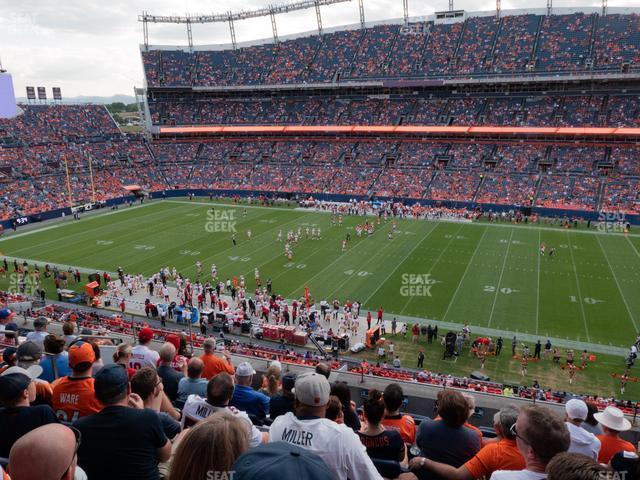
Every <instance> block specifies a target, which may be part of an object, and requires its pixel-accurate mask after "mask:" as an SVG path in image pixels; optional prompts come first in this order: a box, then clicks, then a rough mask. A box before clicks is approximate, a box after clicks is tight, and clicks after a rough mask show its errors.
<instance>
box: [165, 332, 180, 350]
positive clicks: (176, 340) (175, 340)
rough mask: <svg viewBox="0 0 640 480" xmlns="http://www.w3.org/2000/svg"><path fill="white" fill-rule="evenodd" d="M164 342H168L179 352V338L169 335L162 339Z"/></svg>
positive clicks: (172, 334)
mask: <svg viewBox="0 0 640 480" xmlns="http://www.w3.org/2000/svg"><path fill="white" fill-rule="evenodd" d="M164 341H165V342H169V343H170V344H171V345H173V346H174V347H176V350H180V337H178V335H176V334H175V333H170V334H169V335H167V336H166V337H164Z"/></svg>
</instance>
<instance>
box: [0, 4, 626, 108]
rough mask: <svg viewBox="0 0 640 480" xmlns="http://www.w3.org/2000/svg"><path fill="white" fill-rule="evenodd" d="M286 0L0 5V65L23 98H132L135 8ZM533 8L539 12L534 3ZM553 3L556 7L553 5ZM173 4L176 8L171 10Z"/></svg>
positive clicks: (203, 32) (343, 9) (220, 34)
mask: <svg viewBox="0 0 640 480" xmlns="http://www.w3.org/2000/svg"><path fill="white" fill-rule="evenodd" d="M283 1H292V0H273V1H271V0H242V1H240V0H218V1H213V0H198V1H194V0H185V1H183V2H180V3H176V2H175V1H169V0H109V1H96V0H82V1H81V0H64V1H59V2H47V1H44V0H21V1H20V2H17V1H15V0H0V11H1V12H2V15H0V45H1V46H2V48H1V49H0V55H2V58H1V60H2V63H3V65H4V67H5V68H6V69H8V70H9V71H10V72H11V73H12V74H13V78H14V85H15V88H16V94H17V95H18V96H22V95H24V87H25V86H26V85H33V86H38V85H44V86H47V87H52V86H60V87H61V88H62V92H63V95H65V96H77V95H103V96H107V95H112V94H116V93H125V94H131V92H132V88H133V87H134V86H142V85H143V78H142V75H143V73H142V65H141V61H140V53H139V44H140V43H141V42H142V26H141V24H139V23H138V21H137V17H138V15H139V14H140V13H141V12H142V11H148V12H150V13H155V14H159V15H171V14H176V15H184V14H185V13H186V12H189V13H192V14H202V13H204V14H210V13H221V12H226V11H228V10H232V11H238V9H239V8H241V9H244V10H252V9H255V8H261V7H264V6H266V5H268V4H269V3H282V2H283ZM537 3H539V5H537V4H536V6H537V7H539V8H544V7H545V2H544V1H543V0H538V2H537ZM557 3H558V2H556V4H557ZM585 4H586V5H590V6H599V5H600V2H598V1H597V0H582V1H578V0H564V1H563V2H562V5H561V6H563V7H568V6H576V5H585ZM178 5H179V6H178ZM529 5H530V3H528V2H525V1H523V0H508V1H506V2H503V9H508V8H524V7H527V6H529ZM494 6H495V3H493V2H492V1H491V0H482V2H481V3H478V2H477V0H473V1H472V0H455V7H456V8H459V9H467V10H469V11H475V10H478V9H479V8H483V9H485V10H486V9H492V8H494ZM613 6H619V7H624V6H637V0H618V1H615V0H611V1H610V2H609V7H613ZM446 8H448V2H444V1H443V2H439V3H437V4H433V3H431V2H425V1H424V0H409V11H410V14H411V15H428V14H431V13H433V11H434V10H435V9H438V10H440V9H446ZM402 14H403V11H402V1H401V0H365V17H366V20H370V21H373V20H383V19H388V18H399V17H402ZM322 15H323V25H324V27H325V28H329V27H332V26H339V25H345V24H354V23H358V22H359V13H358V2H357V0H351V1H350V2H345V3H342V4H336V5H332V6H327V7H322ZM277 21H278V33H279V34H280V35H287V34H292V33H298V32H303V31H309V30H315V29H316V23H315V13H314V12H313V11H306V12H293V13H289V14H286V15H280V16H278V18H277ZM236 33H237V37H238V41H245V40H254V39H260V38H269V37H271V35H272V34H271V23H270V20H269V18H268V17H267V18H261V19H255V20H248V21H244V22H237V24H236ZM149 34H150V42H151V43H152V44H153V43H155V44H169V45H177V44H182V45H184V44H186V27H185V26H184V25H160V24H157V25H150V27H149ZM193 34H194V42H195V43H197V44H212V43H228V42H229V28H228V25H227V24H226V23H222V24H213V25H211V24H207V25H195V26H194V27H193Z"/></svg>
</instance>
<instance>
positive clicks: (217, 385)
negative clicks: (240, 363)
mask: <svg viewBox="0 0 640 480" xmlns="http://www.w3.org/2000/svg"><path fill="white" fill-rule="evenodd" d="M233 389H234V386H233V377H232V376H231V375H229V374H228V373H226V372H222V373H220V374H218V375H216V376H215V377H213V378H212V379H211V380H209V382H208V383H207V398H206V400H204V399H203V398H201V397H199V396H198V395H190V396H189V398H187V402H186V403H185V405H184V409H183V410H182V426H183V428H187V427H190V426H192V425H193V424H194V423H197V422H199V421H200V420H202V419H203V418H207V417H208V416H210V415H213V414H214V413H216V412H221V411H223V412H229V413H231V414H233V415H234V416H237V417H238V418H240V419H241V420H243V421H244V422H245V423H246V425H247V428H248V429H249V442H250V444H251V446H252V447H255V446H257V445H259V444H260V443H261V442H263V441H266V438H267V435H266V434H265V435H263V434H261V433H260V430H258V429H257V428H256V427H255V426H254V425H253V423H252V422H251V419H249V415H247V414H246V412H242V411H240V410H238V409H237V408H234V407H229V401H230V400H231V398H232V397H233Z"/></svg>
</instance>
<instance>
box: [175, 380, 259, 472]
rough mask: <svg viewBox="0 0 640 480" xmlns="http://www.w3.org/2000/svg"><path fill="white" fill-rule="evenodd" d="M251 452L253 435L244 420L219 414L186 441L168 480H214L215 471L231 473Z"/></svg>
mask: <svg viewBox="0 0 640 480" xmlns="http://www.w3.org/2000/svg"><path fill="white" fill-rule="evenodd" d="M229 378H231V377H229ZM248 449H249V435H248V433H247V429H246V428H244V425H243V422H242V420H241V419H240V418H238V417H237V416H234V415H232V414H231V413H229V412H225V411H219V412H216V413H214V414H213V415H211V416H210V417H208V418H206V419H205V420H202V421H201V422H198V424H197V425H195V426H194V427H193V428H190V429H189V430H188V433H186V434H185V436H184V438H182V440H181V441H180V443H179V444H178V447H177V449H176V451H175V454H174V456H173V459H172V461H171V468H170V472H169V477H168V478H169V480H201V479H205V478H211V473H212V472H230V471H232V470H233V469H232V465H233V463H234V462H235V461H236V459H237V458H238V457H239V456H240V455H242V454H243V453H244V452H246V451H247V450H248Z"/></svg>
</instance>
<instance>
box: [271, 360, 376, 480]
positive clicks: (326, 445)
mask: <svg viewBox="0 0 640 480" xmlns="http://www.w3.org/2000/svg"><path fill="white" fill-rule="evenodd" d="M293 393H294V395H295V397H296V400H295V409H296V413H295V414H293V413H292V412H288V413H286V414H284V415H281V416H279V417H278V418H276V419H275V420H274V421H273V424H272V425H271V429H270V430H269V442H287V443H291V444H293V445H297V446H298V447H301V448H305V449H307V450H311V451H312V452H314V453H316V454H318V455H319V456H320V457H321V458H322V459H323V460H324V461H325V463H326V464H327V466H328V467H329V469H330V470H331V471H332V472H333V473H334V475H335V477H336V478H337V479H338V480H346V479H347V478H349V479H350V480H381V479H382V477H381V476H380V474H379V473H378V471H377V470H376V468H375V466H374V465H373V462H372V461H371V459H370V458H369V456H368V455H367V451H366V449H365V447H364V445H363V444H362V443H361V442H360V439H359V438H358V435H356V434H355V433H354V432H353V430H351V429H350V428H349V427H347V426H345V425H344V424H338V423H335V422H332V421H331V420H329V419H327V418H325V412H326V407H327V403H328V402H329V395H330V393H331V386H330V385H329V381H328V380H327V379H326V378H325V377H324V376H322V375H320V374H318V373H315V372H313V373H306V374H304V375H300V376H298V377H297V378H296V383H295V388H294V389H293Z"/></svg>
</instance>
